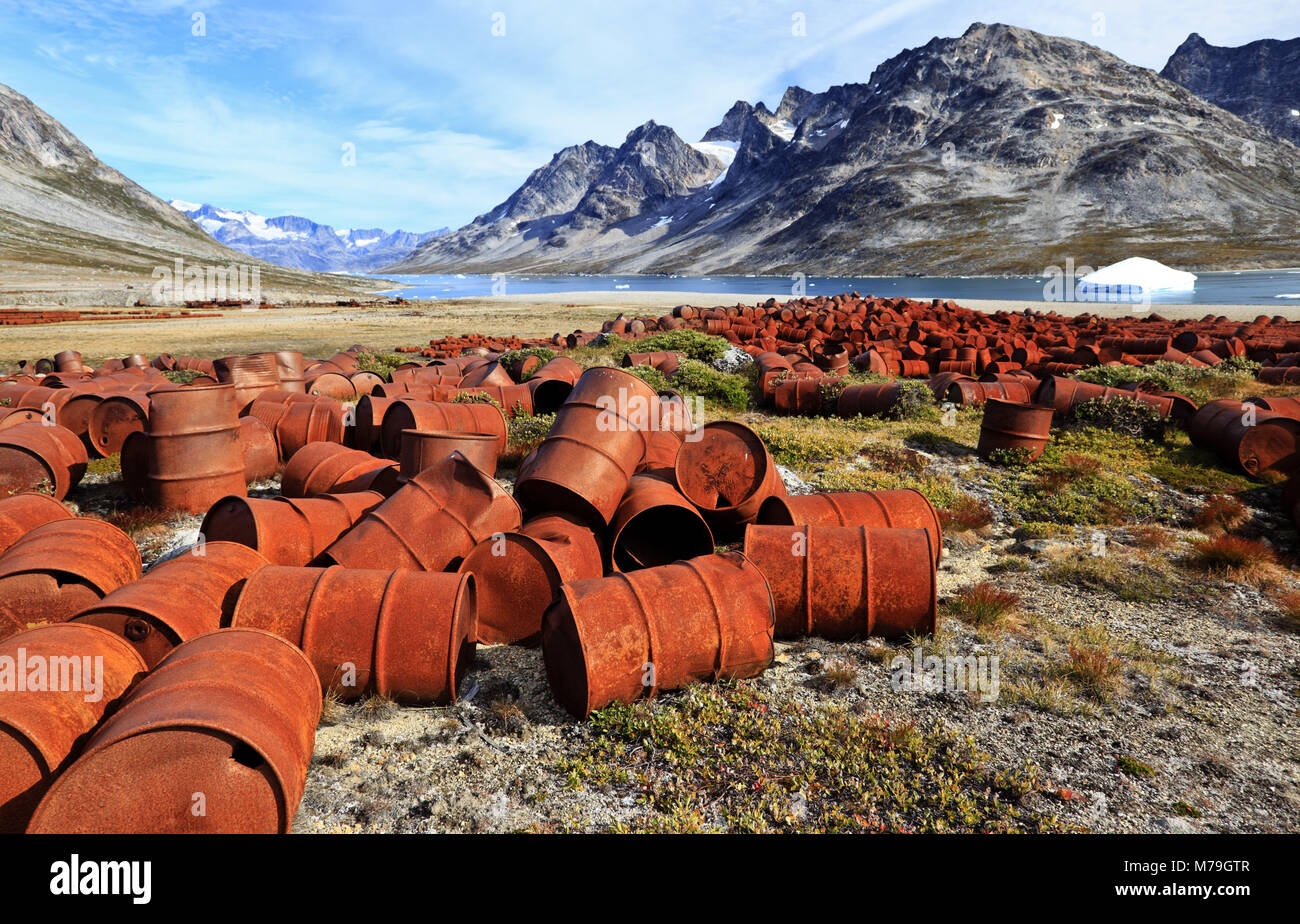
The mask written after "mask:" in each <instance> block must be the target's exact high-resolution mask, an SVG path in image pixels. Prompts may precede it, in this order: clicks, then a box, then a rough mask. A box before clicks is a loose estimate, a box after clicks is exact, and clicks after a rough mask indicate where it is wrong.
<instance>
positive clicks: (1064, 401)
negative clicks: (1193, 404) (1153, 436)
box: [1034, 375, 1181, 417]
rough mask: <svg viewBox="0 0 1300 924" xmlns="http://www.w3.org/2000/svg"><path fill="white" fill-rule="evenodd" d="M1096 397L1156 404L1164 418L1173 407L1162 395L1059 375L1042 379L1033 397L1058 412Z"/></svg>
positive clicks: (1069, 410)
mask: <svg viewBox="0 0 1300 924" xmlns="http://www.w3.org/2000/svg"><path fill="white" fill-rule="evenodd" d="M1180 397H1181V396H1180ZM1096 398H1101V399H1103V400H1106V401H1109V400H1111V399H1113V398H1128V399H1129V400H1130V401H1141V402H1142V403H1143V404H1150V405H1151V406H1152V407H1155V408H1156V409H1157V410H1158V411H1160V413H1161V415H1162V416H1164V417H1168V416H1169V415H1170V413H1171V412H1172V411H1173V408H1174V402H1173V401H1172V400H1171V399H1170V398H1168V397H1164V396H1162V395H1158V394H1151V393H1149V392H1144V391H1131V390H1128V389H1123V388H1108V387H1105V386H1102V385H1094V384H1093V383H1091V382H1081V381H1079V380H1077V379H1067V378H1062V377H1061V376H1059V375H1054V376H1050V377H1048V378H1045V379H1043V384H1042V385H1040V386H1039V388H1038V394H1037V395H1036V396H1035V398H1034V400H1035V401H1036V402H1037V403H1038V404H1042V405H1046V406H1048V407H1051V408H1052V409H1053V410H1055V411H1056V413H1058V414H1069V413H1072V412H1073V411H1074V409H1075V408H1077V407H1078V406H1079V405H1081V404H1083V403H1084V402H1085V401H1092V400H1094V399H1096Z"/></svg>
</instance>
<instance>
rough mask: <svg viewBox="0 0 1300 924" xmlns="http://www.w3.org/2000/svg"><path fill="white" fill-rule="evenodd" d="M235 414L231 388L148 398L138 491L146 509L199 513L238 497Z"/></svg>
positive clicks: (240, 458) (239, 450) (159, 392)
mask: <svg viewBox="0 0 1300 924" xmlns="http://www.w3.org/2000/svg"><path fill="white" fill-rule="evenodd" d="M237 412H238V407H237V405H236V396H235V389H234V387H233V386H231V385H209V386H204V387H200V388H193V387H171V388H155V389H154V390H152V391H150V392H149V430H148V443H147V453H146V454H147V458H148V462H147V470H146V472H145V476H144V486H143V491H144V496H145V498H146V499H147V501H148V503H149V504H150V505H151V506H154V507H161V508H163V509H166V510H184V511H187V512H190V513H202V512H203V511H205V510H207V509H208V508H209V507H210V506H212V504H213V503H214V502H215V501H217V500H218V499H219V498H221V497H224V496H225V495H227V494H243V493H244V487H245V483H244V450H243V446H242V445H241V444H240V441H239V415H238V413H237ZM124 474H125V470H124Z"/></svg>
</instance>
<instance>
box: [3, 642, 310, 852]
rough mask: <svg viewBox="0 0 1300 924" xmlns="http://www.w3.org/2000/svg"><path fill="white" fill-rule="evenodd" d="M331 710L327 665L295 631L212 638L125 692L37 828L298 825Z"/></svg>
mask: <svg viewBox="0 0 1300 924" xmlns="http://www.w3.org/2000/svg"><path fill="white" fill-rule="evenodd" d="M320 711H321V692H320V684H319V682H318V681H317V679H316V672H315V670H313V669H312V665H311V663H310V662H309V661H308V660H307V658H306V656H305V655H304V654H303V653H302V652H301V651H299V650H298V649H297V648H295V647H294V646H293V645H291V644H289V643H288V642H286V641H285V640H284V639H282V638H279V637H277V636H275V635H272V634H270V633H269V632H261V631H258V630H256V629H220V630H218V631H215V632H209V633H207V634H205V635H201V636H199V637H197V638H194V639H192V640H190V641H189V642H187V643H186V644H184V645H181V646H179V647H177V648H176V649H175V650H174V651H173V652H172V653H171V654H170V655H168V657H167V658H166V659H165V660H163V662H162V663H161V664H159V665H158V666H157V667H155V668H154V669H153V670H152V671H151V672H150V673H149V674H148V675H147V676H146V677H145V678H144V679H143V680H141V681H140V682H139V683H138V684H137V685H136V686H135V687H134V688H133V689H132V690H131V691H130V692H129V693H128V694H127V695H126V696H125V697H124V698H123V700H122V703H121V706H120V707H119V708H118V710H117V711H116V712H114V713H113V715H112V716H110V717H109V718H108V719H107V720H106V721H104V722H103V724H101V725H100V726H99V727H98V728H97V729H96V731H95V733H94V735H93V736H92V737H91V739H90V740H89V742H87V744H86V747H85V750H83V751H82V753H81V755H80V756H79V757H78V758H77V760H76V762H75V763H73V764H72V766H71V767H69V768H68V769H67V771H65V772H64V773H63V774H62V775H61V776H60V777H59V778H58V779H57V780H56V781H55V783H54V785H53V786H51V787H50V789H49V791H48V792H47V793H46V794H45V797H44V798H43V799H42V800H41V802H40V804H39V805H38V806H37V808H36V811H35V813H34V814H33V816H32V820H31V823H30V824H29V826H28V829H27V830H28V832H29V833H33V834H45V833H55V832H57V833H61V834H277V833H288V831H289V827H290V825H291V824H292V822H293V816H294V813H295V812H296V811H297V808H298V803H299V802H300V801H301V800H302V793H303V789H304V787H305V785H306V777H307V766H308V764H309V763H310V762H311V754H312V747H313V745H314V743H315V739H316V723H317V722H318V720H319V718H320ZM199 809H201V810H199Z"/></svg>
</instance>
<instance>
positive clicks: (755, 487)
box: [674, 420, 786, 542]
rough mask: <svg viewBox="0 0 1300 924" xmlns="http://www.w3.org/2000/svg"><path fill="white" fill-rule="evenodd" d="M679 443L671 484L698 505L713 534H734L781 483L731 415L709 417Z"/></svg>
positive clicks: (755, 439) (758, 444)
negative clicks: (730, 417)
mask: <svg viewBox="0 0 1300 924" xmlns="http://www.w3.org/2000/svg"><path fill="white" fill-rule="evenodd" d="M695 436H696V437H697V438H696V439H692V440H688V441H687V442H685V443H683V444H682V448H681V451H680V452H679V453H678V454H677V461H676V465H675V467H674V471H675V473H676V480H677V487H678V488H679V489H680V490H681V492H682V494H683V495H685V496H686V499H687V500H689V501H690V502H691V503H692V504H694V505H695V506H696V507H697V508H699V511H700V513H701V514H702V515H703V516H704V519H705V521H706V522H707V523H708V524H709V528H710V529H712V530H713V536H714V538H715V539H718V540H719V541H722V542H726V541H729V540H730V539H733V538H737V537H739V535H740V533H741V531H742V530H743V529H744V525H745V524H746V523H752V522H753V521H754V519H755V518H756V517H757V516H758V509H759V507H761V506H762V505H763V502H764V501H765V500H767V499H768V498H769V497H772V496H775V495H779V494H784V493H786V492H785V483H784V482H783V481H782V480H781V475H780V474H779V473H778V472H777V470H776V463H775V462H773V461H772V456H771V454H770V453H768V451H767V447H766V446H764V445H763V441H762V440H761V439H760V438H759V436H758V434H757V433H755V432H754V431H753V430H751V429H749V428H748V427H746V426H745V425H744V424H740V423H736V422H735V421H731V420H720V421H712V422H710V423H707V424H704V425H703V426H701V427H700V428H699V429H698V430H697V431H696V434H695Z"/></svg>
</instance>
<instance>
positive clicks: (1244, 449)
mask: <svg viewBox="0 0 1300 924" xmlns="http://www.w3.org/2000/svg"><path fill="white" fill-rule="evenodd" d="M1188 435H1189V436H1190V437H1191V440H1192V443H1193V444H1195V445H1197V446H1200V447H1201V448H1203V449H1208V450H1209V451H1211V452H1213V453H1214V454H1215V455H1217V456H1218V457H1219V458H1220V459H1222V460H1224V461H1225V462H1228V463H1230V464H1231V465H1232V466H1233V467H1234V468H1236V469H1237V470H1239V471H1242V472H1245V473H1246V474H1248V475H1251V476H1254V477H1259V476H1261V475H1263V474H1264V473H1265V472H1278V473H1280V474H1284V475H1289V474H1291V473H1293V472H1295V471H1297V470H1298V469H1300V421H1296V420H1293V419H1292V418H1290V417H1286V416H1283V415H1281V414H1277V413H1274V412H1273V411H1269V410H1265V409H1264V408H1262V407H1258V406H1257V405H1254V404H1244V403H1242V402H1240V401H1234V400H1231V399H1220V400H1217V401H1211V402H1210V403H1208V404H1206V405H1203V406H1202V407H1201V409H1200V410H1198V411H1197V412H1196V415H1195V416H1194V417H1193V418H1192V421H1191V423H1190V424H1189V425H1188Z"/></svg>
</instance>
